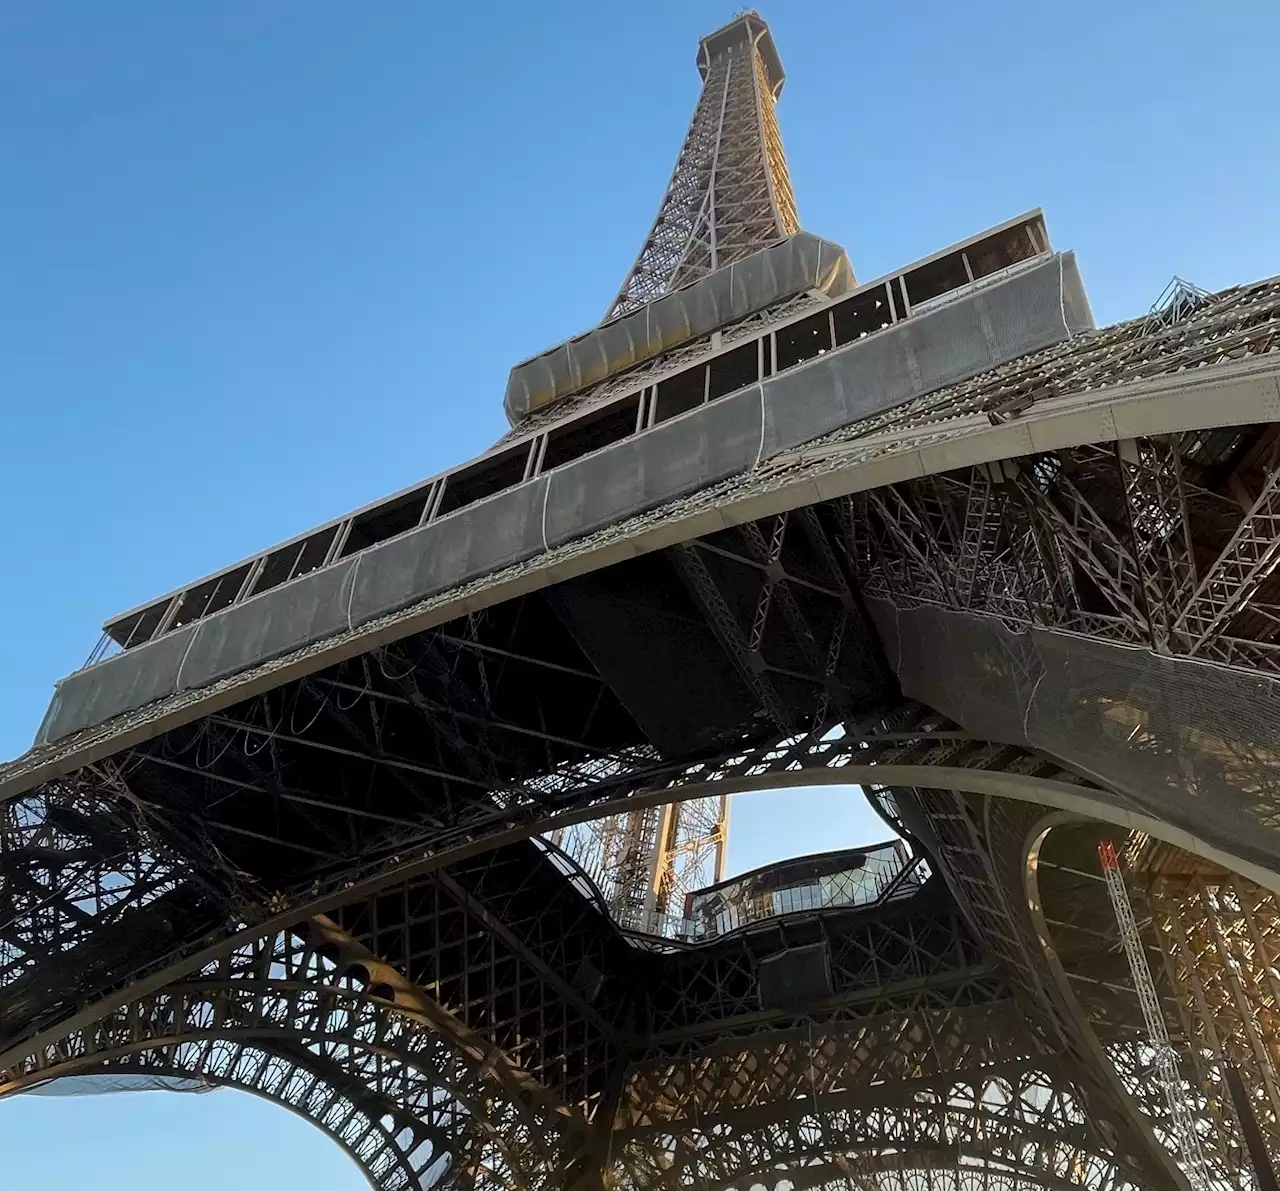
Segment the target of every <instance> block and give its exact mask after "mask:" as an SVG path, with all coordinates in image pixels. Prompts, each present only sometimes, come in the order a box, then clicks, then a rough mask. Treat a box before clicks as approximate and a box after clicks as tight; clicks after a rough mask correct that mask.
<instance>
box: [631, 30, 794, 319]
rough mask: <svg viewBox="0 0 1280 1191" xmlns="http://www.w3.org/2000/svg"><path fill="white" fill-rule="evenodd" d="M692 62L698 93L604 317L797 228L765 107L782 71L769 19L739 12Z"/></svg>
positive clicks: (778, 143) (771, 116) (774, 124)
mask: <svg viewBox="0 0 1280 1191" xmlns="http://www.w3.org/2000/svg"><path fill="white" fill-rule="evenodd" d="M698 70H699V72H700V73H701V75H702V80H703V86H702V95H701V97H700V98H699V100H698V106H697V107H696V108H695V109H694V113H693V121H692V123H690V125H689V131H688V133H687V134H686V135H685V139H684V145H683V147H682V148H681V150H680V156H679V158H678V159H677V161H676V168H675V170H674V172H673V173H672V175H671V181H670V182H669V183H668V185H667V192H666V194H665V195H664V196H663V199H662V206H661V207H660V208H659V210H658V217H657V218H656V219H655V220H654V222H653V227H652V228H651V229H650V231H649V235H648V236H647V237H646V238H645V242H644V245H643V247H642V248H641V249H640V255H639V256H638V257H637V258H636V262H635V264H634V265H633V266H632V267H631V271H630V273H628V274H627V279H626V281H624V282H623V284H622V288H621V289H620V290H619V291H618V295H617V297H616V298H614V300H613V302H612V303H611V304H610V306H609V310H608V313H607V314H606V316H605V317H606V319H609V318H614V317H616V316H617V315H619V314H625V313H627V312H628V311H630V310H636V309H638V308H639V307H641V306H643V305H645V304H646V303H647V302H652V301H653V300H654V299H655V298H659V297H661V296H662V295H663V294H666V293H669V292H670V291H672V290H675V289H679V288H680V286H682V285H686V284H688V283H689V282H690V281H696V280H697V279H698V278H699V277H702V276H704V275H706V274H707V273H710V272H711V271H712V270H714V269H718V268H722V267H723V266H725V265H728V264H732V263H733V262H734V261H736V260H740V259H741V258H742V257H744V256H749V255H750V254H751V253H753V252H756V251H757V250H759V249H761V248H763V247H765V246H766V245H769V244H772V243H775V242H776V241H778V240H780V239H782V238H783V237H785V236H790V235H792V234H794V233H795V232H797V231H799V230H800V222H799V219H798V218H797V216H796V201H795V195H794V194H793V193H792V190H791V178H790V176H789V175H788V172H787V159H786V155H785V154H784V152H783V149H782V137H781V135H780V133H779V131H778V121H777V116H776V114H775V112H774V103H775V101H776V100H777V97H778V95H779V93H780V92H781V91H782V84H783V81H784V78H785V76H784V74H783V72H782V64H781V62H780V61H779V60H778V53H777V50H776V49H775V48H774V45H773V38H772V36H771V35H770V33H769V26H768V25H766V24H765V22H764V21H763V20H761V19H760V17H759V16H758V15H757V14H756V13H754V12H744V13H743V14H742V15H741V16H739V17H738V18H737V19H736V20H734V21H731V22H730V23H729V24H728V25H725V26H724V28H722V29H718V30H717V31H716V32H715V33H712V34H710V35H709V36H707V37H704V38H703V39H702V42H701V44H700V46H699V49H698Z"/></svg>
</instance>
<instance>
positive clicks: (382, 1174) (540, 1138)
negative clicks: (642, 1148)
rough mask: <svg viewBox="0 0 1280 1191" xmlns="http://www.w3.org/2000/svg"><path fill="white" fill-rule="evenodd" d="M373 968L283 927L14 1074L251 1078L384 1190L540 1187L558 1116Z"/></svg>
mask: <svg viewBox="0 0 1280 1191" xmlns="http://www.w3.org/2000/svg"><path fill="white" fill-rule="evenodd" d="M366 982H367V973H363V972H360V971H359V969H358V968H354V967H353V968H348V969H347V970H346V971H344V970H343V969H342V966H341V965H339V964H337V963H335V962H334V961H333V959H331V958H329V957H328V956H326V955H325V954H322V953H321V949H318V948H317V947H314V946H312V945H311V944H310V943H308V942H307V941H306V939H305V937H304V935H303V934H302V933H295V932H293V931H281V932H278V933H276V934H274V935H271V936H268V937H266V938H264V939H263V940H260V941H259V942H258V943H255V944H253V945H250V946H247V947H242V948H240V949H238V950H237V951H236V952H234V953H232V954H231V955H229V956H226V957H225V958H223V959H221V960H218V961H216V962H215V963H212V964H210V965H208V966H207V967H205V968H203V969H202V970H200V971H199V972H197V973H195V974H193V975H192V976H191V977H190V978H188V979H186V980H183V981H180V982H178V983H176V984H172V985H169V986H167V987H166V988H164V989H163V990H161V991H160V992H157V993H155V994H153V995H151V996H148V997H144V998H141V999H139V1000H137V1001H134V1002H132V1003H130V1004H128V1005H126V1006H124V1007H122V1008H121V1009H119V1010H117V1011H115V1012H114V1013H110V1014H108V1015H106V1016H104V1017H102V1018H100V1019H98V1020H97V1021H95V1022H93V1023H92V1024H91V1025H89V1026H87V1027H85V1028H84V1029H82V1030H78V1031H75V1032H73V1033H71V1034H68V1035H67V1036H66V1037H64V1038H62V1039H61V1040H60V1041H59V1042H57V1043H56V1044H54V1045H52V1046H49V1047H46V1048H44V1049H43V1050H42V1051H40V1052H38V1053H37V1054H33V1055H32V1056H30V1058H29V1059H28V1060H27V1061H26V1062H25V1063H24V1064H23V1065H22V1067H21V1068H19V1069H15V1070H11V1071H8V1072H5V1073H3V1078H2V1079H0V1086H3V1087H4V1089H5V1094H13V1093H17V1092H21V1091H24V1090H26V1089H27V1088H29V1087H31V1086H33V1085H35V1084H40V1083H44V1082H46V1081H48V1080H50V1079H58V1078H63V1077H67V1076H84V1075H92V1076H103V1077H117V1076H131V1077H137V1076H142V1077H151V1078H155V1079H156V1080H157V1081H159V1080H162V1079H164V1080H167V1079H184V1080H191V1081H195V1082H197V1083H200V1084H204V1085H206V1086H221V1087H233V1088H239V1089H241V1090H243V1091H246V1092H249V1093H251V1094H253V1095H256V1096H260V1097H263V1098H265V1099H268V1100H271V1101H273V1102H274V1103H277V1104H280V1105H282V1106H283V1107H285V1108H287V1109H289V1110H290V1111H292V1112H294V1113H296V1114H298V1115H300V1116H302V1117H304V1118H306V1119H308V1120H310V1121H311V1122H312V1123H313V1124H314V1125H316V1126H317V1127H318V1128H320V1129H322V1130H323V1131H324V1132H325V1133H327V1134H328V1135H329V1136H330V1137H331V1138H332V1139H333V1140H334V1141H335V1142H337V1143H338V1145H340V1146H341V1147H342V1148H343V1149H344V1150H345V1151H346V1152H347V1154H348V1155H349V1156H350V1157H351V1158H352V1159H353V1160H354V1161H355V1162H356V1163H357V1164H358V1165H359V1166H360V1168H361V1170H362V1171H363V1173H364V1174H365V1177H366V1178H367V1179H368V1181H369V1183H370V1184H371V1185H372V1186H374V1187H376V1188H379V1189H380V1191H422V1189H425V1188H428V1187H433V1186H437V1185H442V1184H451V1185H465V1186H468V1187H470V1186H474V1185H476V1184H477V1183H480V1184H492V1185H493V1186H503V1187H506V1188H508V1189H510V1191H536V1188H538V1187H540V1186H541V1185H542V1184H543V1182H544V1181H545V1179H546V1177H547V1174H548V1172H550V1171H551V1170H553V1169H555V1168H556V1167H557V1166H558V1164H559V1161H560V1152H559V1151H560V1142H561V1138H560V1128H559V1126H558V1125H557V1124H556V1123H555V1122H554V1121H553V1120H551V1119H549V1118H548V1117H545V1116H542V1115H540V1114H539V1113H537V1112H536V1111H535V1110H531V1109H530V1108H529V1107H528V1106H527V1105H523V1104H518V1103H515V1102H514V1101H513V1099H511V1098H509V1097H504V1096H503V1095H502V1094H501V1089H496V1088H494V1087H492V1086H490V1084H491V1073H486V1072H484V1071H483V1070H481V1069H479V1065H478V1064H476V1063H475V1062H474V1061H472V1060H471V1058H470V1057H469V1056H467V1055H466V1054H465V1053H464V1051H463V1049H462V1048H461V1047H459V1046H458V1045H456V1044H455V1043H454V1042H452V1041H451V1040H450V1039H448V1038H446V1037H444V1036H442V1035H441V1034H440V1033H438V1032H436V1031H433V1030H430V1029H424V1028H422V1026H421V1023H419V1022H416V1021H415V1020H414V1019H413V1017H412V1016H411V1015H409V1014H407V1013H405V1012H404V1011H403V1010H402V1009H398V1008H396V1007H395V1006H394V1005H392V1004H390V1003H388V1001H387V999H386V998H385V996H384V995H382V994H380V993H379V991H378V990H377V989H374V990H368V989H366V988H365V987H364V984H365V983H366Z"/></svg>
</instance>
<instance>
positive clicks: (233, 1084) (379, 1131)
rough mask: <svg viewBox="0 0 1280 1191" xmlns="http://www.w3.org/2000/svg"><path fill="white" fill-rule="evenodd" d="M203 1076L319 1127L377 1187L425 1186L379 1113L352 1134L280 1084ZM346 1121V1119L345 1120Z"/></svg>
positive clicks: (103, 1071) (111, 1068) (116, 1070)
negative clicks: (296, 1099) (290, 1095)
mask: <svg viewBox="0 0 1280 1191" xmlns="http://www.w3.org/2000/svg"><path fill="white" fill-rule="evenodd" d="M167 1049H170V1048H169V1047H168V1046H165V1045H162V1046H159V1047H157V1048H156V1050H157V1051H164V1050H167ZM244 1051H245V1053H246V1054H252V1055H259V1056H261V1063H260V1064H259V1065H258V1066H257V1070H258V1071H262V1070H265V1069H266V1068H267V1067H268V1065H269V1064H270V1063H271V1061H272V1059H273V1057H276V1058H278V1056H273V1055H272V1053H271V1051H270V1050H269V1049H268V1048H266V1047H262V1048H254V1047H245V1048H244ZM280 1061H282V1062H288V1060H284V1059H281V1060H280ZM79 1073H80V1074H85V1073H91V1074H94V1075H136V1074H138V1070H137V1068H135V1067H131V1066H128V1065H126V1064H122V1063H106V1064H103V1065H102V1066H99V1067H86V1069H85V1070H84V1071H82V1072H79ZM66 1074H67V1075H69V1074H71V1073H70V1072H68V1073H66ZM316 1074H317V1077H318V1078H323V1076H321V1075H320V1073H319V1072H318V1071H317V1072H316ZM60 1078H64V1075H61V1074H60V1075H55V1076H52V1077H51V1079H60ZM200 1079H201V1080H202V1082H204V1083H206V1084H208V1085H212V1086H216V1087H222V1088H233V1089H235V1090H236V1091H240V1092H245V1093H247V1094H248V1095H250V1096H253V1097H255V1098H256V1099H260V1100H265V1101H267V1102H268V1103H271V1104H275V1105H277V1106H279V1107H280V1108H283V1109H285V1110H286V1111H288V1112H290V1113H291V1114H293V1115H294V1116H296V1117H299V1118H301V1119H302V1120H305V1121H306V1122H307V1123H308V1124H310V1125H312V1126H314V1127H316V1128H317V1129H319V1130H320V1131H321V1132H322V1133H324V1134H325V1135H326V1136H327V1137H328V1138H329V1139H330V1140H331V1141H333V1142H334V1143H335V1144H336V1145H337V1146H338V1147H339V1148H340V1149H341V1150H342V1151H343V1152H344V1153H345V1154H346V1155H347V1157H349V1158H350V1159H351V1160H352V1161H353V1162H354V1163H355V1164H356V1166H357V1167H358V1168H359V1169H360V1173H361V1174H363V1175H364V1177H365V1180H366V1181H367V1182H368V1183H369V1185H370V1187H372V1188H374V1189H375V1191H419V1188H420V1187H421V1186H422V1184H421V1183H420V1181H419V1177H418V1176H419V1172H418V1171H417V1170H415V1169H414V1167H413V1165H412V1163H411V1161H410V1157H411V1153H412V1149H410V1150H408V1151H406V1150H405V1149H404V1147H403V1146H401V1145H400V1144H399V1143H398V1140H397V1137H396V1133H395V1132H394V1131H393V1130H391V1129H389V1128H388V1127H387V1126H386V1124H385V1123H384V1122H383V1120H382V1119H381V1118H379V1117H376V1116H365V1114H363V1113H360V1112H357V1114H354V1115H353V1116H352V1117H350V1118H348V1121H356V1122H357V1123H359V1122H360V1120H361V1118H362V1117H363V1119H364V1122H365V1123H364V1127H363V1128H362V1129H360V1131H359V1132H358V1133H356V1134H355V1135H354V1136H352V1135H350V1134H348V1133H347V1132H346V1131H345V1130H344V1128H343V1127H342V1126H341V1125H339V1124H336V1123H332V1122H330V1121H328V1120H326V1119H324V1117H323V1116H319V1115H317V1114H316V1113H314V1112H312V1111H310V1110H309V1109H308V1108H307V1107H306V1106H305V1105H304V1104H300V1103H296V1102H294V1101H293V1100H290V1099H289V1098H288V1096H287V1095H286V1094H285V1093H284V1091H283V1090H281V1089H280V1088H276V1089H268V1088H264V1087H260V1086H256V1084H255V1083H254V1082H253V1079H252V1078H245V1077H235V1076H228V1077H224V1076H216V1075H210V1074H207V1073H203V1074H201V1076H200ZM8 1094H9V1093H8V1092H6V1093H4V1095H8ZM346 1123H347V1122H343V1124H346Z"/></svg>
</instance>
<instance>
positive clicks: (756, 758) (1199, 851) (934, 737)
mask: <svg viewBox="0 0 1280 1191" xmlns="http://www.w3.org/2000/svg"><path fill="white" fill-rule="evenodd" d="M841 783H848V784H851V785H862V786H878V787H920V788H940V789H948V790H957V791H961V792H964V793H969V794H975V795H985V796H990V797H996V798H1004V799H1010V800H1013V801H1016V802H1030V803H1034V804H1036V805H1039V806H1044V807H1048V808H1052V809H1058V810H1065V811H1070V812H1072V813H1075V814H1078V815H1081V816H1084V817H1087V818H1096V819H1100V820H1102V821H1103V822H1107V823H1111V824H1113V825H1114V826H1117V827H1120V828H1123V829H1125V830H1135V831H1144V832H1146V833H1148V834H1150V835H1153V836H1155V837H1157V838H1159V839H1163V840H1165V841H1166V842H1169V843H1173V844H1175V845H1176V846H1178V847H1180V848H1182V849H1183V850H1184V851H1188V852H1191V853H1193V854H1195V855H1199V856H1203V857H1204V858H1205V859H1207V860H1209V861H1210V862H1212V863H1215V864H1219V865H1221V866H1222V867H1226V868H1230V869H1232V870H1233V871H1236V872H1239V873H1241V875H1243V876H1246V877H1248V878H1249V879H1250V880H1251V881H1254V882H1255V883H1256V884H1259V885H1261V886H1263V887H1264V888H1266V889H1269V890H1271V891H1272V892H1276V893H1280V869H1278V870H1275V871H1273V870H1270V869H1266V868H1263V867H1261V866H1259V865H1257V864H1253V863H1250V862H1245V861H1242V860H1240V859H1239V858H1237V857H1231V856H1228V855H1227V854H1225V853H1223V852H1222V851H1221V850H1220V849H1217V848H1216V847H1214V846H1213V845H1211V844H1210V843H1209V842H1208V841H1207V840H1203V839H1200V838H1198V837H1196V836H1193V835H1191V834H1189V833H1188V832H1186V831H1184V830H1182V829H1181V828H1177V827H1174V826H1172V825H1171V824H1168V823H1165V822H1163V821H1162V820H1157V819H1155V818H1152V817H1150V816H1148V815H1146V814H1143V813H1141V812H1138V811H1134V810H1133V809H1132V808H1131V807H1129V806H1128V805H1127V804H1126V803H1125V801H1124V800H1123V799H1122V798H1121V797H1120V796H1118V795H1114V794H1111V793H1110V792H1108V791H1105V790H1102V789H1100V788H1098V787H1094V786H1089V785H1087V784H1085V783H1083V782H1081V781H1080V780H1078V779H1075V778H1074V777H1071V776H1070V775H1066V774H1064V773H1062V771H1061V770H1059V769H1056V768H1055V767H1054V766H1053V765H1050V764H1048V763H1046V762H1045V761H1044V760H1042V759H1041V758H1039V757H1036V756H1034V755H1032V754H1028V753H1026V752H1023V751H1021V750H1018V749H1015V748H1011V747H1009V746H1004V745H998V744H990V743H984V742H981V741H974V740H973V739H971V738H969V737H968V736H967V735H966V734H965V733H963V732H961V731H959V730H955V729H953V728H950V727H946V728H944V729H943V730H938V731H935V730H933V729H931V728H919V727H910V726H908V728H907V730H905V731H902V732H892V731H891V732H889V733H888V734H887V735H886V734H884V733H882V734H881V735H880V736H878V737H877V736H875V735H874V734H872V735H871V736H867V734H865V733H860V732H853V731H846V730H845V729H844V728H838V729H833V730H832V731H831V732H828V733H827V734H826V735H825V736H823V737H822V738H812V737H804V738H796V739H792V740H788V741H783V742H781V743H774V744H770V745H767V746H762V747H761V748H758V749H755V750H747V751H744V752H743V753H741V754H737V755H733V756H729V757H724V758H721V759H719V760H714V761H703V762H697V763H695V764H693V765H690V766H687V767H685V768H683V769H681V770H679V771H678V772H676V773H674V774H672V773H670V772H669V771H668V773H667V776H665V777H663V778H661V779H660V780H655V779H654V777H653V776H652V775H651V776H649V777H648V778H644V777H631V778H628V777H626V776H625V775H619V776H618V777H617V779H616V784H614V785H613V786H612V789H610V790H609V792H608V793H600V794H598V795H596V796H595V798H594V799H593V798H592V796H591V795H590V793H589V792H588V791H585V790H584V791H583V793H582V794H581V795H580V796H579V798H578V801H577V805H573V803H572V802H570V803H569V805H570V806H571V808H572V809H566V810H564V811H563V812H560V813H556V814H548V813H546V812H545V810H544V809H542V808H538V809H536V810H535V809H534V808H530V809H529V811H528V812H526V814H525V817H524V818H523V820H522V821H519V822H516V821H515V820H514V819H512V820H510V821H509V823H508V825H507V826H505V827H502V828H501V829H497V830H492V831H490V832H488V833H487V834H481V835H480V836H479V837H478V838H475V839H473V840H471V841H470V842H467V843H462V844H453V845H451V846H446V847H441V848H440V849H438V850H436V851H433V852H431V853H430V854H428V855H419V856H417V857H416V858H415V859H412V860H408V861H406V862H404V863H401V864H400V865H398V866H397V867H394V868H392V869H389V870H387V871H383V872H379V873H377V874H376V875H372V876H368V877H365V878H364V879H359V880H354V881H352V882H351V883H350V884H348V885H345V886H344V887H343V888H342V889H340V890H330V891H328V892H326V893H324V894H323V895H321V896H319V897H317V898H316V899H315V900H314V901H312V902H310V903H308V904H306V905H300V906H297V907H293V908H291V909H289V910H287V911H285V912H282V913H280V914H276V915H273V916H271V917H269V918H267V919H264V920H263V921H261V922H260V923H257V924H255V925H254V926H251V927H246V928H244V929H242V930H240V931H238V932H237V933H235V934H233V935H231V936H228V937H227V938H225V939H223V940H221V941H219V942H217V943H215V944H211V945H209V946H207V947H205V948H203V949H201V950H199V951H196V952H193V953H192V954H190V955H188V956H186V957H185V958H184V959H182V960H180V961H178V962H175V963H171V964H168V965H166V966H164V967H163V968H161V969H157V970H156V971H153V972H150V973H148V974H147V975H145V976H143V977H141V978H140V979H138V980H136V981H134V982H133V983H132V984H131V985H130V986H129V987H128V988H126V989H117V990H116V991H114V992H112V993H109V994H107V995H105V996H103V997H101V998H100V999H99V1000H98V1001H96V1002H95V1003H92V1004H91V1005H90V1006H88V1007H87V1008H84V1009H81V1010H79V1011H77V1012H75V1013H73V1014H70V1015H69V1016H68V1017H67V1018H65V1019H64V1020H63V1021H62V1022H61V1023H60V1024H59V1025H57V1026H54V1027H50V1028H49V1029H47V1030H44V1031H41V1032H38V1033H36V1034H35V1035H33V1036H32V1037H31V1038H30V1040H29V1041H28V1042H26V1043H23V1044H22V1045H21V1046H20V1047H14V1048H11V1049H9V1050H7V1051H5V1052H4V1053H0V1069H2V1068H4V1067H6V1066H10V1065H12V1064H13V1063H15V1062H17V1061H19V1060H20V1059H21V1058H22V1057H23V1052H29V1051H31V1050H37V1049H39V1048H41V1047H44V1046H49V1045H52V1044H54V1043H55V1042H56V1041H57V1039H58V1037H60V1036H61V1035H62V1034H63V1033H65V1032H66V1031H67V1030H68V1029H75V1028H80V1027H83V1026H84V1025H86V1024H88V1023H89V1022H90V1021H92V1020H94V1018H96V1017H98V1016H101V1015H102V1014H103V1013H106V1012H110V1011H111V1010H113V1009H115V1008H118V1007H120V1006H121V1005H123V1004H125V1003H127V1001H128V1000H129V999H131V998H132V997H135V996H139V995H147V994H148V993H150V992H154V991H156V990H158V989H160V988H162V987H164V986H165V985H166V984H169V983H171V982H172V981H174V980H176V979H178V978H180V977H182V976H184V975H186V974H187V973H189V972H192V971H195V970H198V969H199V968H201V967H202V966H204V965H206V964H208V963H210V962H212V961H214V960H217V959H218V958H219V957H221V956H225V955H226V954H228V953H229V952H231V951H233V950H235V949H236V948H237V947H241V946H244V945H245V944H248V943H252V942H253V941H254V940H256V939H259V938H261V937H263V936H264V935H268V934H270V933H272V932H274V931H277V930H279V929H282V928H284V927H288V926H292V925H296V924H297V923H299V922H301V921H304V920H305V919H307V918H311V917H313V916H315V915H317V914H322V913H325V912H326V911H328V910H330V909H334V908H336V907H338V906H340V905H342V904H344V903H345V902H348V901H351V900H354V899H357V898H361V897H365V896H369V895H371V894H374V893H376V892H378V891H379V890H380V889H382V888H385V887H386V886H387V885H388V884H390V883H393V882H402V881H407V880H411V879H413V878H415V877H418V876H421V875H424V874H426V873H430V872H434V871H437V870H438V869H440V868H442V867H444V866H445V865H447V864H450V863H452V862H454V861H456V860H460V859H462V858H464V857H467V856H472V855H476V854H478V853H481V852H485V851H489V850H491V849H493V848H496V847H498V846H500V845H502V844H504V843H510V842H514V841H517V840H523V839H528V838H529V837H531V836H535V835H541V834H544V833H546V832H548V831H551V830H553V829H555V828H557V827H565V826H571V825H573V824H576V823H583V822H587V821H589V820H591V819H594V818H598V817H600V816H602V815H607V814H613V813H618V812H621V811H624V810H636V809H639V808H642V807H645V806H660V805H662V804H664V803H669V802H672V801H685V800H688V799H696V798H705V797H709V796H711V795H713V794H714V795H719V794H733V793H746V792H749V791H752V790H766V789H768V790H772V789H784V788H787V787H790V786H797V785H833V784H841ZM606 784H607V783H606Z"/></svg>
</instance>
